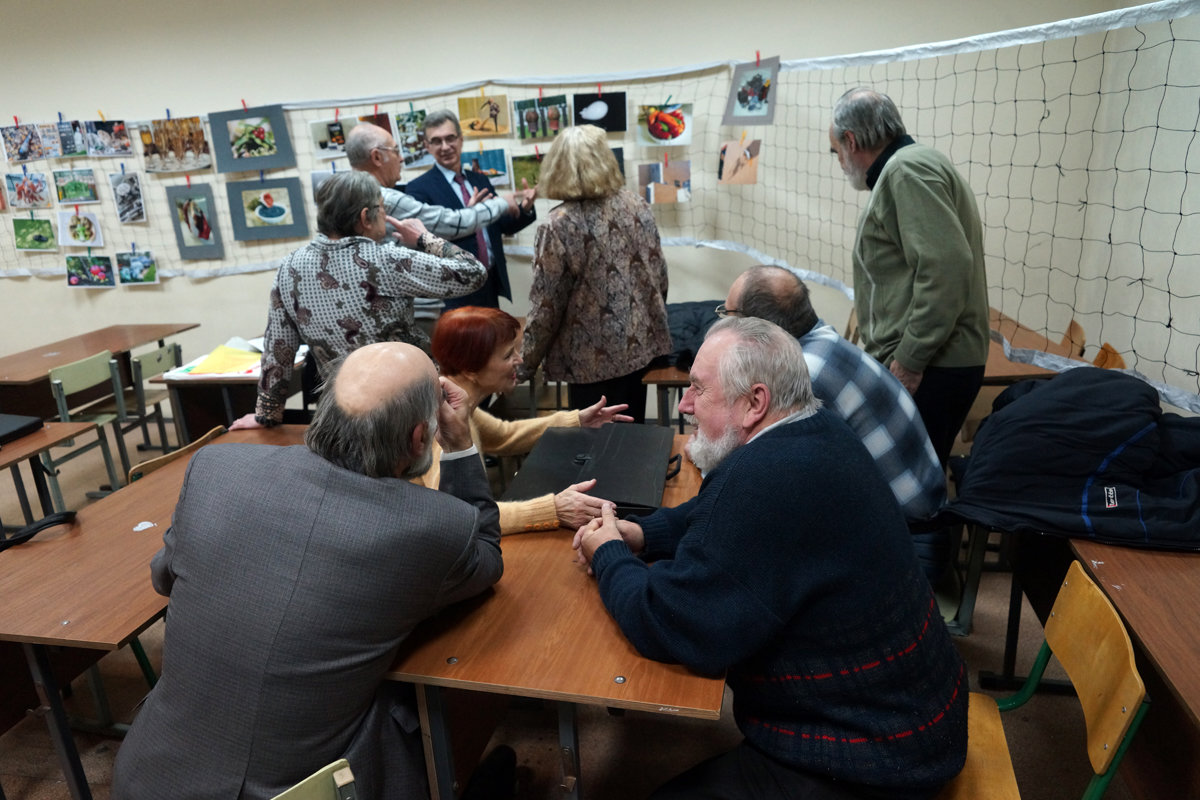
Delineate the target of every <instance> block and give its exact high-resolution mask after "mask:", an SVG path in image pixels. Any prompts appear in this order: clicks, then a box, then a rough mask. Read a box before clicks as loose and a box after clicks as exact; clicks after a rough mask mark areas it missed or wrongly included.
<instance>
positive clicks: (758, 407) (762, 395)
mask: <svg viewBox="0 0 1200 800" xmlns="http://www.w3.org/2000/svg"><path fill="white" fill-rule="evenodd" d="M747 399H748V400H749V403H748V404H747V406H746V413H745V414H743V415H742V427H743V428H746V429H747V430H750V429H753V428H754V427H756V426H757V425H758V423H760V422H762V420H763V418H764V417H766V416H767V410H768V409H769V408H770V407H771V390H770V389H768V388H767V385H766V384H765V383H756V384H754V385H753V386H751V387H750V394H749V395H747Z"/></svg>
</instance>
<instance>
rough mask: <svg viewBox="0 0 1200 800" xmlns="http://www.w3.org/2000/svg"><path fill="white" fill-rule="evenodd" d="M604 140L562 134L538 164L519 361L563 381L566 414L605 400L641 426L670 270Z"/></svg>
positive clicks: (663, 340)
mask: <svg viewBox="0 0 1200 800" xmlns="http://www.w3.org/2000/svg"><path fill="white" fill-rule="evenodd" d="M624 186H625V179H624V178H623V177H622V175H621V170H620V167H618V166H617V159H616V156H614V155H613V152H612V149H611V148H610V147H609V146H608V141H607V140H606V139H605V136H604V131H602V130H601V129H600V128H597V127H596V126H594V125H580V126H576V127H569V128H566V129H565V130H564V131H563V132H562V133H560V134H559V135H558V138H557V139H555V141H554V145H553V146H552V147H551V148H550V152H549V153H548V154H547V155H546V158H545V160H544V161H543V164H542V171H541V179H540V182H539V184H538V194H540V195H541V196H542V197H549V198H551V199H553V200H562V201H563V202H562V204H561V205H558V206H556V207H554V208H553V209H551V211H550V214H549V216H548V218H547V219H546V222H544V223H543V224H542V225H541V227H539V228H538V232H537V239H536V241H535V243H534V260H533V286H532V287H531V289H530V291H529V301H530V311H529V316H528V319H527V322H526V326H525V339H524V344H523V347H522V358H523V359H524V361H525V373H526V374H528V373H530V372H532V371H533V370H534V369H536V368H537V366H538V365H539V364H540V365H541V366H542V367H543V370H544V372H545V375H546V378H547V379H548V380H558V381H566V382H567V384H568V387H567V388H568V398H569V405H570V407H571V408H586V407H588V406H591V405H594V404H595V403H596V402H597V401H598V400H599V399H600V398H601V397H602V396H604V397H607V398H608V402H609V403H611V404H613V405H617V404H621V403H625V404H628V406H629V410H628V411H627V412H626V413H627V414H629V415H630V416H631V417H633V418H634V420H635V421H637V422H644V421H645V419H646V389H645V387H644V386H643V385H642V373H644V372H645V370H646V367H647V366H648V365H649V363H650V362H651V361H652V360H653V359H655V358H656V357H658V356H661V355H666V354H667V353H669V352H670V351H671V334H670V331H669V330H668V328H667V307H666V297H667V265H666V261H665V260H664V259H663V253H662V245H661V244H660V242H659V237H658V227H657V226H656V225H655V224H654V216H653V215H652V214H651V212H650V206H649V205H648V204H647V203H646V201H645V200H642V199H641V198H640V197H638V196H637V195H635V194H633V193H632V192H630V191H628V190H626V189H625V188H624Z"/></svg>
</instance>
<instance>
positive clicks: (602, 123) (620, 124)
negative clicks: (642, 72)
mask: <svg viewBox="0 0 1200 800" xmlns="http://www.w3.org/2000/svg"><path fill="white" fill-rule="evenodd" d="M571 101H572V102H573V103H574V106H575V124H576V125H595V126H596V127H597V128H603V129H604V130H606V131H608V132H609V133H617V132H620V131H623V130H625V93H624V92H600V93H599V94H577V95H574V96H573V97H572V98H571Z"/></svg>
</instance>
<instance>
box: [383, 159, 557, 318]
mask: <svg viewBox="0 0 1200 800" xmlns="http://www.w3.org/2000/svg"><path fill="white" fill-rule="evenodd" d="M463 176H464V177H465V178H466V179H467V183H469V184H471V186H472V187H474V188H475V189H488V190H491V191H494V190H493V189H492V183H491V181H489V180H488V179H487V176H486V175H481V174H480V173H478V172H474V171H472V170H463ZM404 192H405V193H406V194H408V195H410V196H411V197H414V198H416V199H417V200H420V201H421V202H423V203H429V204H431V205H438V206H442V207H444V208H463V207H464V206H465V203H463V199H462V195H461V194H459V193H458V192H457V191H455V190H454V188H452V187H451V186H450V184H449V183H448V182H447V181H446V178H445V177H444V176H443V175H442V172H441V170H439V169H438V168H437V166H432V167H430V168H429V169H428V170H427V171H426V172H425V174H424V175H422V176H420V177H419V178H417V179H415V180H413V181H412V182H411V183H409V184H408V186H406V187H405V188H404ZM535 219H537V212H536V211H534V210H533V209H530V212H529V213H528V214H524V213H523V214H521V215H519V216H516V217H514V216H512V215H511V214H505V215H504V216H503V217H501V218H500V221H499V222H494V223H492V224H491V225H489V226H488V229H487V235H488V241H489V242H491V245H492V263H491V264H490V265H489V267H488V282H489V283H493V284H494V286H495V289H496V294H497V295H498V296H500V297H505V298H507V299H509V300H512V288H511V287H510V286H509V283H508V265H507V260H506V259H505V257H504V246H503V244H502V241H501V238H500V237H502V236H511V235H513V234H514V233H516V232H517V231H519V230H521V229H522V228H524V227H526V226H527V225H529V223H531V222H533V221H534V220H535ZM454 244H456V245H458V246H459V247H461V248H462V249H463V250H466V251H467V252H468V253H470V254H471V255H473V256H475V257H476V258H478V257H479V252H478V251H479V245H478V240H477V239H476V238H475V234H471V235H470V236H464V237H462V238H461V239H455V240H454ZM485 290H486V287H485V289H481V290H479V291H480V292H483V291H485ZM475 295H476V293H472V294H469V295H466V296H465V297H459V298H456V299H455V300H454V301H452V303H448V304H447V307H452V306H469V305H473V304H474V303H473V301H472V298H473V297H475Z"/></svg>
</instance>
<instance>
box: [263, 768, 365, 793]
mask: <svg viewBox="0 0 1200 800" xmlns="http://www.w3.org/2000/svg"><path fill="white" fill-rule="evenodd" d="M356 797H357V795H356V794H355V789H354V773H353V772H351V771H350V762H348V761H346V759H344V758H340V759H338V760H337V761H335V762H333V763H332V764H330V765H328V766H326V767H324V768H322V769H321V770H319V771H317V772H314V773H313V774H312V775H309V776H308V777H307V778H305V779H304V780H302V781H300V782H299V783H297V784H296V785H295V786H293V787H292V788H291V789H288V790H287V791H286V792H283V793H282V794H277V795H275V797H273V798H272V799H271V800H355V798H356Z"/></svg>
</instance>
